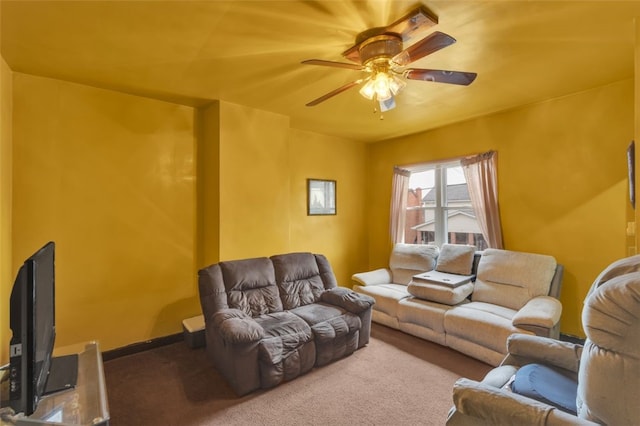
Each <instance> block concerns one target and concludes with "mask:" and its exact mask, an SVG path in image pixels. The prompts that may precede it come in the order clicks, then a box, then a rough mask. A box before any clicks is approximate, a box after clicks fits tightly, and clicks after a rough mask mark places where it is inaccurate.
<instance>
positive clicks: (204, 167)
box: [194, 101, 220, 270]
mask: <svg viewBox="0 0 640 426" xmlns="http://www.w3.org/2000/svg"><path fill="white" fill-rule="evenodd" d="M196 126H197V135H198V139H197V148H196V158H197V161H196V163H197V170H198V172H197V173H198V179H197V192H198V195H197V196H198V201H197V205H198V208H197V212H196V214H197V228H196V229H195V230H194V232H195V236H196V240H197V249H196V251H197V256H196V265H195V270H198V269H200V268H202V267H204V266H206V265H210V264H212V263H216V262H218V261H219V260H220V102H217V101H216V102H212V103H211V104H209V105H207V106H204V107H202V108H200V109H199V111H198V112H197V124H196Z"/></svg>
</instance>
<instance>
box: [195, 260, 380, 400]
mask: <svg viewBox="0 0 640 426" xmlns="http://www.w3.org/2000/svg"><path fill="white" fill-rule="evenodd" d="M198 275H199V281H198V285H199V290H200V302H201V305H202V312H203V314H204V319H205V333H206V344H207V353H208V355H209V358H211V359H212V361H213V363H214V365H215V367H216V369H217V370H218V372H219V373H220V374H221V375H222V376H223V377H225V379H226V380H227V382H228V383H229V384H230V385H231V387H232V388H233V390H234V391H235V392H236V393H237V394H238V395H244V394H246V393H249V392H251V391H253V390H255V389H258V388H270V387H273V386H277V385H278V384H280V383H281V382H283V381H287V380H291V379H293V378H295V377H298V376H300V375H302V374H304V373H306V372H308V371H309V370H311V369H312V368H313V367H314V366H321V365H325V364H328V363H330V362H331V361H333V360H336V359H339V358H342V357H344V356H347V355H349V354H351V353H353V352H354V351H355V350H356V349H358V348H361V347H363V346H364V345H366V344H367V343H368V342H369V335H370V331H371V307H372V306H373V304H374V303H375V300H374V299H373V298H372V297H369V296H366V295H361V294H357V293H355V292H353V291H351V290H349V289H347V288H343V287H338V285H337V282H336V278H335V276H334V274H333V271H332V269H331V265H330V264H329V262H328V260H327V259H326V257H324V256H323V255H319V254H312V253H289V254H282V255H277V256H272V257H270V258H266V257H262V258H254V259H244V260H234V261H228V262H220V263H216V264H213V265H210V266H208V267H206V268H203V269H201V270H200V271H199V272H198Z"/></svg>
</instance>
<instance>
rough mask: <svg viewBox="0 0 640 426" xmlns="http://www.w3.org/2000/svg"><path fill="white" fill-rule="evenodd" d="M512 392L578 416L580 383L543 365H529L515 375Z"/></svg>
mask: <svg viewBox="0 0 640 426" xmlns="http://www.w3.org/2000/svg"><path fill="white" fill-rule="evenodd" d="M511 390H512V391H513V392H515V393H518V394H520V395H524V396H527V397H529V398H533V399H535V400H537V401H541V402H544V403H545V404H549V405H553V406H554V407H557V408H559V409H561V410H563V411H566V412H568V413H571V414H573V415H576V412H577V409H576V395H577V391H578V383H577V382H576V381H575V380H572V379H570V378H569V377H567V376H565V375H564V374H561V373H559V372H558V371H556V370H554V369H552V368H550V367H548V366H546V365H542V364H527V365H525V366H522V367H521V368H520V369H519V370H518V371H517V372H516V374H515V379H514V381H513V383H512V384H511Z"/></svg>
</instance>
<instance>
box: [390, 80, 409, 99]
mask: <svg viewBox="0 0 640 426" xmlns="http://www.w3.org/2000/svg"><path fill="white" fill-rule="evenodd" d="M406 85H407V83H405V82H404V81H403V80H401V79H400V78H398V77H396V76H395V75H394V76H392V77H391V81H390V82H389V89H390V90H391V93H393V94H394V95H397V94H398V92H399V91H400V90H402V88H403V87H404V86H406Z"/></svg>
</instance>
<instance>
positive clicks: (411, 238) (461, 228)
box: [404, 161, 487, 250]
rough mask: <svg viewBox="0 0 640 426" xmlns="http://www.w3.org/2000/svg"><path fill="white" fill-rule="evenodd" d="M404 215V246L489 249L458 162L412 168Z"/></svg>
mask: <svg viewBox="0 0 640 426" xmlns="http://www.w3.org/2000/svg"><path fill="white" fill-rule="evenodd" d="M405 214H406V216H405V235H404V241H405V243H408V244H436V245H438V246H440V247H441V246H442V244H444V243H453V244H471V245H474V246H476V247H477V248H478V250H484V249H485V248H487V243H486V241H485V240H484V237H483V236H482V231H481V230H480V226H479V224H478V221H477V220H476V216H475V213H474V211H473V206H472V205H471V198H470V197H469V190H468V188H467V182H466V180H465V177H464V173H463V171H462V167H461V166H460V162H459V161H455V162H448V163H438V164H430V165H426V166H424V167H412V168H411V176H410V178H409V189H408V192H407V209H406V213H405Z"/></svg>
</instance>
